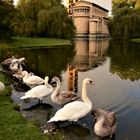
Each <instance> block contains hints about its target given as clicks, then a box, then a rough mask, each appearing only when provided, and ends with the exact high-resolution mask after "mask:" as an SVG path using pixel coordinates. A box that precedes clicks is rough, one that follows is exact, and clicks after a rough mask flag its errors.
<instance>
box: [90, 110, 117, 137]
mask: <svg viewBox="0 0 140 140" xmlns="http://www.w3.org/2000/svg"><path fill="white" fill-rule="evenodd" d="M92 115H93V116H94V120H95V125H94V132H95V134H96V135H97V136H100V137H107V136H110V138H112V135H113V134H114V132H115V130H116V128H117V123H116V114H115V113H114V112H112V111H105V110H103V109H100V108H97V109H95V110H94V111H93V112H92Z"/></svg>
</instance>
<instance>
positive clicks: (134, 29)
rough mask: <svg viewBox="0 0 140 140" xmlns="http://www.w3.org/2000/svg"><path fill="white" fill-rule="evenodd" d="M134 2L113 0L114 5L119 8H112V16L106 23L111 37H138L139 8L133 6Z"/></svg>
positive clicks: (139, 31)
mask: <svg viewBox="0 0 140 140" xmlns="http://www.w3.org/2000/svg"><path fill="white" fill-rule="evenodd" d="M136 3H137V1H133V0H129V1H128V0H125V1H124V0H114V5H115V6H116V5H117V6H118V5H119V6H118V7H119V8H118V9H114V13H113V17H112V18H110V20H109V23H108V28H109V32H110V36H111V37H112V38H113V39H121V40H129V39H131V38H137V37H140V27H139V25H140V9H139V8H136V7H135V6H136ZM128 4H129V6H128ZM130 5H131V6H133V5H134V7H133V8H132V7H131V6H130Z"/></svg>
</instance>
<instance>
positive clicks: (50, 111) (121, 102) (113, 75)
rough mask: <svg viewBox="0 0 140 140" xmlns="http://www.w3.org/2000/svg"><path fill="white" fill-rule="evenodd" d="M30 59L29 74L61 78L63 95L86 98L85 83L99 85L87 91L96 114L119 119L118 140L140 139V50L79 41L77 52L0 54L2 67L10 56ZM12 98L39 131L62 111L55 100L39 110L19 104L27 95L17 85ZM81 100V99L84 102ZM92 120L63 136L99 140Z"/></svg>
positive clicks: (64, 130) (48, 50)
mask: <svg viewBox="0 0 140 140" xmlns="http://www.w3.org/2000/svg"><path fill="white" fill-rule="evenodd" d="M12 55H14V56H16V57H25V58H26V62H25V63H26V66H25V69H26V70H27V71H31V72H33V73H35V74H36V75H38V76H41V77H42V78H44V77H45V76H46V75H48V76H49V77H50V79H51V78H52V77H53V76H58V77H59V78H60V79H61V84H62V85H61V90H73V91H74V92H76V93H77V94H78V95H79V96H81V86H82V80H83V79H84V78H86V77H89V78H91V79H92V80H93V83H94V85H93V86H90V87H88V96H89V98H90V100H91V101H92V104H93V108H102V109H105V110H110V111H114V112H115V113H116V114H117V130H116V132H115V135H114V136H113V138H112V139H114V140H139V139H140V133H139V130H140V120H139V118H140V45H138V44H131V43H121V42H109V41H108V40H97V41H95V40H90V41H88V40H76V41H75V42H74V45H73V46H67V47H66V46H65V47H63V46H62V47H53V48H41V49H38V48H34V49H29V48H27V49H23V48H21V49H14V50H6V49H2V50H0V61H1V62H2V61H3V60H4V59H6V58H8V57H10V56H12ZM12 85H13V90H12V96H11V98H12V99H13V100H14V102H16V103H18V104H20V107H21V108H20V111H21V113H22V114H23V115H24V116H25V117H27V118H29V119H32V118H34V119H36V120H37V121H38V122H39V123H40V126H43V125H44V124H46V122H47V121H48V120H49V119H50V118H51V117H52V116H53V115H54V114H55V112H56V111H57V110H58V109H60V108H61V106H60V105H56V104H54V103H52V102H51V100H50V97H47V98H45V99H44V100H43V105H38V106H35V105H36V104H37V100H35V99H32V100H31V102H30V103H25V102H24V101H21V100H20V99H19V98H20V97H21V96H23V95H24V93H25V92H26V89H22V86H21V85H18V83H15V82H14V83H12ZM79 100H81V99H79ZM93 126H94V124H93V118H91V116H90V114H89V115H87V116H86V117H84V118H82V119H80V120H79V121H78V125H73V124H71V123H65V124H63V125H62V128H61V129H60V130H59V131H60V132H61V133H62V134H63V138H64V139H68V140H77V139H80V140H97V139H98V140H99V139H101V138H99V137H97V136H96V135H95V133H94V132H93Z"/></svg>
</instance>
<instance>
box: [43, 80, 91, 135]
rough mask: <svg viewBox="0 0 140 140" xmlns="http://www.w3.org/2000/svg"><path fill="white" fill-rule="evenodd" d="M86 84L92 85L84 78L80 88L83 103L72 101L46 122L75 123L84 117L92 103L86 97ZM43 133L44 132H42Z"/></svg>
mask: <svg viewBox="0 0 140 140" xmlns="http://www.w3.org/2000/svg"><path fill="white" fill-rule="evenodd" d="M87 84H92V80H91V79H89V78H85V79H84V80H83V86H82V99H83V101H74V102H71V103H68V104H66V105H65V106H64V107H63V108H61V109H60V110H58V111H57V112H56V114H55V115H54V116H53V117H52V118H51V119H50V120H49V121H48V123H50V122H58V121H74V122H77V121H78V120H79V119H80V118H82V117H84V116H86V115H87V114H88V113H89V112H90V111H91V108H92V103H91V101H90V100H89V98H88V97H87ZM44 133H45V132H44Z"/></svg>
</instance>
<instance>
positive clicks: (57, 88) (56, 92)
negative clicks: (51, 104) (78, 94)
mask: <svg viewBox="0 0 140 140" xmlns="http://www.w3.org/2000/svg"><path fill="white" fill-rule="evenodd" d="M56 83H57V85H56V88H55V90H54V92H53V93H52V95H51V97H52V98H53V97H55V96H57V94H58V91H59V89H60V84H61V83H60V80H59V81H57V82H56Z"/></svg>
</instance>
